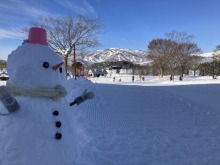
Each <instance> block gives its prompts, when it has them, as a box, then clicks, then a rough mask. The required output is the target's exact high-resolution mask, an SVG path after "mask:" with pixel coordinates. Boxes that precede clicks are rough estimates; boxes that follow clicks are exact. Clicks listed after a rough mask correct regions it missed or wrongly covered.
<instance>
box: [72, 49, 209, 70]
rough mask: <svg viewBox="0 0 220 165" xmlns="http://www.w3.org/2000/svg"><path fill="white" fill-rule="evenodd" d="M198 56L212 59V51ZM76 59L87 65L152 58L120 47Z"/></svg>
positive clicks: (147, 61) (144, 63) (144, 62)
mask: <svg viewBox="0 0 220 165" xmlns="http://www.w3.org/2000/svg"><path fill="white" fill-rule="evenodd" d="M198 56H200V57H203V58H202V60H201V63H204V62H211V61H212V52H210V53H203V54H198ZM76 60H77V61H78V62H81V63H83V64H84V65H87V66H88V65H91V64H94V63H102V62H112V61H129V62H132V63H133V64H139V65H146V64H148V63H150V62H151V60H150V59H149V58H148V57H147V51H143V50H131V49H119V48H110V49H105V50H97V51H90V52H87V53H85V54H82V55H79V56H76Z"/></svg>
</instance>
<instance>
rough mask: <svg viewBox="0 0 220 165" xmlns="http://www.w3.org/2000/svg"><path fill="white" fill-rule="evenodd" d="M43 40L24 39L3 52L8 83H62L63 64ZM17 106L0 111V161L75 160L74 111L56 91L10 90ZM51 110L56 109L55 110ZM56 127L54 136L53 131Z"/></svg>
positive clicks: (40, 164) (61, 164) (66, 164)
mask: <svg viewBox="0 0 220 165" xmlns="http://www.w3.org/2000/svg"><path fill="white" fill-rule="evenodd" d="M61 62H62V58H61V57H60V56H58V55H57V54H55V53H54V52H53V51H52V50H51V49H50V48H49V47H48V46H45V45H40V44H32V43H25V44H24V45H22V46H20V47H18V48H17V49H16V50H15V51H13V52H12V53H11V54H10V55H9V56H8V61H7V71H8V73H9V76H10V79H9V81H8V84H12V85H13V86H16V87H19V88H22V89H39V88H45V89H51V88H52V89H54V88H55V87H56V86H57V85H63V84H64V81H66V80H65V73H64V66H63V65H62V66H61V65H60V66H59V68H56V70H55V69H52V67H53V66H56V65H57V64H59V63H61ZM15 98H16V100H17V102H18V103H19V106H20V108H19V110H18V111H16V112H13V113H11V114H8V115H4V116H0V132H1V134H0V164H1V165H72V164H74V162H79V160H77V159H79V157H80V156H79V153H78V152H79V141H78V136H77V133H76V132H77V129H79V128H78V126H77V124H76V119H77V115H76V113H75V112H74V111H73V110H70V107H69V105H68V103H67V101H66V99H65V97H63V96H61V97H59V98H58V99H56V100H53V99H52V98H49V97H41V96H36V97H32V96H25V95H22V94H21V95H18V96H15ZM55 112H56V113H55ZM56 133H58V135H59V136H57V137H56Z"/></svg>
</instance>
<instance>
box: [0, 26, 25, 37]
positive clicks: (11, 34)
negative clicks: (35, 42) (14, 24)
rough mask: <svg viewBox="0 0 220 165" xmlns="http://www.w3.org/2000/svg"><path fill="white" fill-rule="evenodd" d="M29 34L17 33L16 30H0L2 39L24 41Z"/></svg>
mask: <svg viewBox="0 0 220 165" xmlns="http://www.w3.org/2000/svg"><path fill="white" fill-rule="evenodd" d="M26 35H27V34H23V33H20V32H17V31H16V30H13V29H12V30H6V29H0V39H6V38H8V39H18V40H23V39H24V38H25V37H26Z"/></svg>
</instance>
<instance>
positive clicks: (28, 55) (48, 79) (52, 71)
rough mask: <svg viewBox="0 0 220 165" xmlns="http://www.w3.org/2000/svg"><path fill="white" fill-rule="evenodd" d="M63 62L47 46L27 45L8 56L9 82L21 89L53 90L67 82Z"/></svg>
mask: <svg viewBox="0 0 220 165" xmlns="http://www.w3.org/2000/svg"><path fill="white" fill-rule="evenodd" d="M62 62H63V59H62V57H60V56H59V55H57V54H56V53H54V52H53V51H52V50H51V49H50V48H49V47H48V46H47V45H45V44H44V45H42V44H37V43H25V44H24V45H22V46H19V47H18V48H17V49H16V50H15V51H13V52H12V53H11V54H10V55H9V56H8V60H7V68H6V69H7V72H8V74H9V82H10V83H12V84H15V85H17V86H20V87H45V88H53V87H55V86H56V85H59V84H63V82H64V81H65V77H66V75H65V68H64V65H63V64H62Z"/></svg>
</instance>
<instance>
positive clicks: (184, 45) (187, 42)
mask: <svg viewBox="0 0 220 165" xmlns="http://www.w3.org/2000/svg"><path fill="white" fill-rule="evenodd" d="M166 36H167V38H168V39H170V40H172V41H173V43H174V44H172V45H173V48H172V50H173V53H174V54H173V55H172V57H171V64H173V65H174V66H177V65H178V66H179V67H180V70H181V76H182V77H183V74H184V73H185V70H186V68H188V67H189V65H190V61H191V59H192V55H195V54H196V53H198V52H200V51H201V50H200V48H199V47H198V45H197V44H196V43H193V42H192V39H193V38H194V36H193V35H190V34H188V33H186V32H177V31H172V32H170V33H166ZM194 60H195V58H194ZM172 61H173V62H172Z"/></svg>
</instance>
